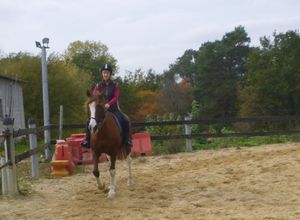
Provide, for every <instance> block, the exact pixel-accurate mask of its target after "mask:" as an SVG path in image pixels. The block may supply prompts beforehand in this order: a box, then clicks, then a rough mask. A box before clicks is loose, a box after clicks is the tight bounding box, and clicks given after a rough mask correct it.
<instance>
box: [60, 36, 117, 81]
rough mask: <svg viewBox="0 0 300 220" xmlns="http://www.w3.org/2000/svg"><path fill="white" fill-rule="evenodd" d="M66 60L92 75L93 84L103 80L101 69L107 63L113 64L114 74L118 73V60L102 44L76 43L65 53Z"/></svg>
mask: <svg viewBox="0 0 300 220" xmlns="http://www.w3.org/2000/svg"><path fill="white" fill-rule="evenodd" d="M64 59H65V60H66V62H68V63H72V64H75V65H76V66H77V67H78V68H79V69H81V70H83V71H85V72H87V73H88V74H90V76H91V82H93V83H92V84H95V83H97V82H98V81H99V80H100V79H101V78H102V76H101V74H100V73H99V68H100V67H101V66H102V65H103V64H105V63H109V64H111V65H112V66H113V69H114V72H117V66H116V65H117V60H116V59H115V58H114V57H113V56H112V55H111V54H109V52H108V47H107V46H106V45H104V44H102V43H101V42H95V41H84V42H82V41H74V42H72V43H70V44H69V46H68V48H67V50H66V51H65V54H64Z"/></svg>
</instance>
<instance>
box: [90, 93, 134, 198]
mask: <svg viewBox="0 0 300 220" xmlns="http://www.w3.org/2000/svg"><path fill="white" fill-rule="evenodd" d="M104 105H105V98H104V95H103V93H97V94H91V93H90V91H87V101H86V108H87V112H88V113H89V116H90V117H89V129H90V131H91V142H90V145H91V149H92V153H93V163H94V169H93V174H94V176H95V177H96V179H97V184H98V188H99V189H102V190H103V189H104V188H105V186H104V183H103V181H102V179H101V175H100V172H99V168H98V163H99V157H100V155H101V154H102V153H104V154H106V155H108V156H109V157H110V167H109V174H110V185H109V192H108V197H109V198H113V197H114V195H115V194H116V191H115V190H116V180H115V174H116V171H115V164H116V160H117V158H118V159H125V158H126V159H127V163H128V185H129V186H130V185H132V177H131V157H130V148H128V147H126V146H125V145H124V144H123V143H122V137H121V134H120V129H119V127H118V124H117V122H116V120H115V118H114V116H113V113H111V112H109V111H106V110H105V108H104Z"/></svg>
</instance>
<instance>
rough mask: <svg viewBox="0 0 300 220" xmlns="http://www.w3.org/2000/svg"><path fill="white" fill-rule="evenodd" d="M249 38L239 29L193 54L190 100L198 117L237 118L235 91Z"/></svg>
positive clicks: (203, 46) (243, 72) (243, 73)
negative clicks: (193, 75)
mask: <svg viewBox="0 0 300 220" xmlns="http://www.w3.org/2000/svg"><path fill="white" fill-rule="evenodd" d="M249 43H250V38H249V37H248V35H247V33H246V31H245V29H244V28H243V27H241V26H239V27H236V28H235V29H234V31H232V32H229V33H226V34H225V35H224V36H223V38H222V40H221V41H218V40H217V41H215V42H207V43H204V44H203V45H202V46H201V47H200V49H199V51H198V54H197V62H196V76H195V85H194V98H195V100H197V101H198V102H199V104H200V112H201V113H200V114H201V116H202V117H203V116H208V117H226V116H235V115H236V114H237V110H238V109H237V88H238V85H239V83H241V82H242V81H243V80H244V75H245V64H246V62H247V58H248V52H249V50H250V48H249Z"/></svg>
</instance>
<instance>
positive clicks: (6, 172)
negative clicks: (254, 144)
mask: <svg viewBox="0 0 300 220" xmlns="http://www.w3.org/2000/svg"><path fill="white" fill-rule="evenodd" d="M60 121H61V122H62V120H60ZM299 122H300V116H270V117H247V118H215V119H199V120H191V119H190V118H189V117H186V118H185V120H181V121H157V122H133V123H132V127H133V128H144V127H151V126H172V125H184V126H185V134H174V135H151V140H170V139H185V140H186V144H187V150H188V151H190V150H192V146H191V139H193V138H197V137H241V136H271V135H286V134H300V130H299V129H297V126H295V125H298V124H299ZM235 123H248V124H249V123H250V124H268V125H269V124H274V123H284V124H288V125H290V126H288V127H289V128H287V127H286V128H285V129H275V130H264V131H259V132H256V131H252V132H229V133H222V132H215V133H210V132H201V133H198V134H192V133H191V125H207V126H209V125H225V124H226V125H229V124H235ZM28 124H29V126H28V127H29V128H27V129H19V130H14V129H13V120H12V119H8V118H6V119H4V121H3V125H4V131H3V132H2V133H0V140H1V139H3V140H4V147H5V155H4V156H5V157H3V158H2V159H1V166H0V169H1V171H2V194H7V195H14V194H16V193H17V185H16V184H17V183H16V164H17V163H18V162H20V161H21V160H23V159H25V158H28V157H31V161H32V176H33V177H38V159H37V157H36V152H38V151H39V150H41V149H46V148H48V147H49V146H50V143H44V144H43V145H41V146H37V134H38V133H41V132H43V131H45V130H49V129H55V130H59V135H60V137H61V136H62V134H63V130H69V129H78V128H80V129H84V128H85V124H64V125H63V124H62V123H60V124H59V125H49V126H43V127H36V126H35V123H34V121H33V120H31V119H30V120H29V122H28ZM20 136H26V137H27V136H28V137H29V143H30V150H29V151H26V152H24V153H21V154H19V155H15V147H14V142H15V138H17V137H20ZM46 159H49V158H46ZM4 180H5V181H4Z"/></svg>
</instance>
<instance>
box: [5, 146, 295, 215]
mask: <svg viewBox="0 0 300 220" xmlns="http://www.w3.org/2000/svg"><path fill="white" fill-rule="evenodd" d="M101 169H102V175H103V177H104V180H105V183H106V185H108V169H107V163H101ZM79 170H80V172H78V173H77V174H74V175H72V176H68V177H63V178H52V179H49V178H40V179H39V180H35V181H34V182H33V183H32V187H31V188H32V190H33V191H32V192H31V193H29V194H27V195H26V196H24V195H23V196H22V195H20V196H17V197H16V198H5V197H0V219H7V220H8V219H30V220H31V219H107V220H108V219H126V220H132V219H153V220H157V219H191V220H194V219H222V220H223V219H251V220H252V219H268V220H269V219H300V143H289V144H275V145H265V146H260V147H252V148H241V149H233V148H231V149H222V150H218V151H211V150H207V151H199V152H193V153H180V154H174V155H166V156H153V157H152V156H150V157H143V158H134V159H133V177H134V182H135V184H134V186H133V187H131V188H129V187H128V186H127V164H126V162H125V161H118V163H117V194H116V197H115V198H114V199H108V198H107V197H106V196H107V193H105V192H103V191H99V190H98V189H97V187H96V181H95V179H94V177H93V175H92V174H91V170H92V167H91V165H84V166H81V167H80V168H79Z"/></svg>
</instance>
